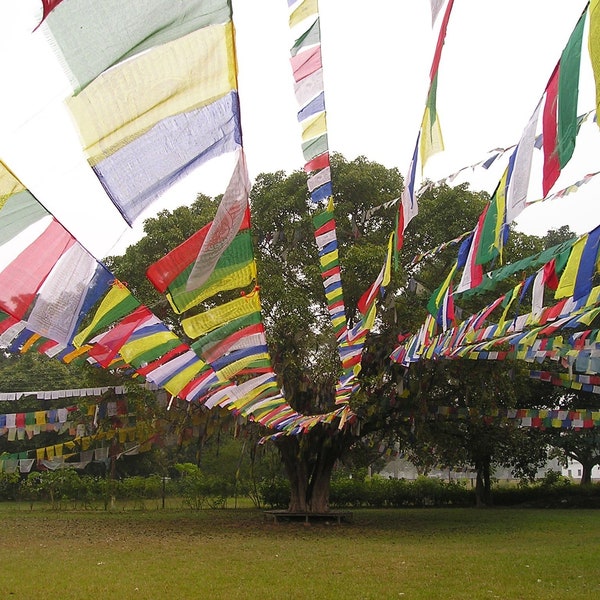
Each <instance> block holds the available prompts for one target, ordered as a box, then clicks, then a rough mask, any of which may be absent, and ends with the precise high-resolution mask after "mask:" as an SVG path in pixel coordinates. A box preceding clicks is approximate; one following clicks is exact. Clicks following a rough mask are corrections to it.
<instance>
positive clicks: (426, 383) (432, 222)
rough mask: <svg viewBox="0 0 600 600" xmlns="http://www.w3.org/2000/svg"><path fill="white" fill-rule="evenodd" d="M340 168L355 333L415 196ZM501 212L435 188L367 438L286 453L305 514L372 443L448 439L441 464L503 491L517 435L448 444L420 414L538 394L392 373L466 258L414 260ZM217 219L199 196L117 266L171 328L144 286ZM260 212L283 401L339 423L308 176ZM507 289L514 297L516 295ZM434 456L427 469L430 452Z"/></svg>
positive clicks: (373, 172) (373, 363)
mask: <svg viewBox="0 0 600 600" xmlns="http://www.w3.org/2000/svg"><path fill="white" fill-rule="evenodd" d="M331 168H332V176H333V181H334V205H335V213H334V214H335V219H336V225H337V241H338V245H339V258H340V264H341V269H342V273H341V274H342V284H343V289H344V302H345V306H346V317H347V320H348V322H349V323H350V324H351V325H352V324H355V323H357V322H358V320H359V318H360V314H359V312H358V308H357V306H358V301H359V298H360V297H361V295H362V294H363V293H364V291H365V290H366V289H367V288H368V287H369V286H370V285H371V283H372V282H373V281H374V280H375V279H376V277H377V274H378V273H379V271H380V269H381V266H382V264H383V262H384V259H385V255H386V247H387V242H388V237H389V234H390V233H391V232H392V231H393V229H394V227H395V217H396V212H397V210H398V205H397V202H394V200H396V199H397V198H398V197H399V195H400V192H401V190H402V177H401V176H400V174H399V173H398V171H397V170H396V169H388V168H385V167H383V166H382V165H379V164H377V163H373V162H370V161H368V160H367V159H365V158H364V157H359V158H357V159H355V160H353V161H348V160H346V159H344V158H343V157H342V156H340V155H333V156H332V164H331ZM487 200H488V196H487V194H485V193H474V192H472V191H470V190H469V189H468V186H467V185H461V186H457V187H455V188H450V187H449V186H447V185H439V186H432V187H431V188H430V189H429V191H428V192H426V193H425V194H423V195H422V197H421V199H420V213H419V215H418V217H416V218H415V219H414V220H413V221H412V222H411V224H410V226H409V229H408V230H407V235H406V243H405V246H404V248H403V252H402V254H401V255H400V257H399V261H398V263H397V268H395V269H394V272H393V276H392V279H391V282H390V284H389V285H388V286H387V289H386V290H385V296H384V297H383V298H382V299H381V301H380V303H379V306H378V316H377V320H376V322H375V326H374V328H373V332H372V335H371V336H370V338H369V340H368V343H367V348H366V352H365V354H364V356H363V370H362V372H361V374H360V381H361V389H360V391H359V392H358V393H357V394H356V395H355V396H354V398H353V399H352V402H351V406H352V408H353V409H354V410H355V412H356V414H357V415H358V421H359V425H358V426H355V427H343V428H341V429H339V428H338V427H337V423H336V422H334V423H333V424H330V425H328V424H323V423H322V424H319V425H317V426H315V427H314V428H312V429H311V430H310V431H309V432H308V433H306V434H303V435H299V436H281V437H277V438H276V439H275V440H274V443H275V444H276V445H277V448H278V450H279V452H280V455H281V458H282V461H283V464H284V466H285V470H286V473H287V475H288V477H289V480H290V483H291V501H290V509H291V510H293V511H313V512H322V511H326V510H328V498H329V481H330V477H331V473H332V469H333V468H334V465H335V464H336V461H338V460H339V459H340V457H342V456H343V455H344V454H345V453H346V452H348V450H350V449H351V448H352V447H353V446H354V445H355V444H357V443H358V442H359V441H360V440H365V439H366V440H370V441H372V442H373V443H377V442H379V441H380V440H381V439H384V438H386V437H387V438H389V439H390V440H397V439H400V440H405V442H406V445H407V446H406V447H411V448H413V449H415V451H414V452H413V454H414V456H415V457H417V455H418V454H419V452H418V449H419V447H420V448H422V449H426V447H427V444H428V443H429V441H428V436H429V439H433V438H431V436H432V435H434V434H435V435H437V436H439V439H434V442H435V444H436V448H438V453H437V459H439V460H440V461H441V460H444V461H446V462H447V463H448V464H450V461H451V460H453V461H455V463H456V462H457V461H462V462H467V461H470V462H474V463H476V464H477V465H478V466H479V470H480V472H481V479H482V486H483V489H484V490H485V488H486V486H487V487H489V481H490V474H491V464H492V461H493V460H494V458H495V457H499V456H500V454H501V447H506V444H501V443H500V442H498V443H497V444H495V445H494V447H493V448H492V449H490V448H489V447H487V446H486V443H487V442H489V440H490V439H491V438H492V437H493V436H495V437H496V438H497V439H498V440H502V439H504V438H505V437H506V435H505V432H503V431H502V430H500V429H499V430H494V432H493V436H491V435H490V431H489V429H485V428H484V429H480V430H478V429H477V427H476V426H477V425H478V424H476V423H473V424H472V426H471V429H470V430H469V431H466V430H464V426H465V424H464V423H463V424H462V425H461V427H462V428H463V429H462V431H461V429H460V427H459V428H458V429H456V428H455V430H454V431H453V432H450V431H446V432H445V433H444V432H442V431H441V430H438V431H437V433H436V432H435V431H433V430H432V429H431V428H429V430H428V431H427V432H426V431H425V428H424V427H421V426H419V427H416V428H415V427H414V426H413V427H411V425H410V424H409V422H408V421H407V420H406V411H407V409H411V408H412V409H414V410H421V411H422V410H423V408H424V407H426V405H427V403H429V404H430V405H431V404H432V403H441V402H453V403H455V404H461V403H462V404H463V405H465V404H467V403H468V405H472V406H479V407H481V408H487V407H492V408H493V407H499V406H514V405H515V404H516V403H517V397H518V396H520V397H521V398H522V397H523V396H524V394H530V391H528V390H530V387H528V384H527V382H525V381H524V380H523V378H522V377H519V378H515V377H514V373H513V371H511V366H510V365H508V364H504V365H503V364H496V365H485V367H484V366H478V367H477V368H474V367H473V364H472V362H471V361H466V364H460V365H459V364H454V365H451V366H449V365H426V364H424V365H422V366H419V367H415V368H411V370H410V371H409V372H408V373H407V372H406V370H405V369H404V368H402V367H400V366H398V365H395V364H393V363H391V362H390V360H389V354H390V352H391V350H392V349H393V347H394V346H395V345H396V343H397V337H398V335H399V334H404V333H407V332H413V331H415V330H416V329H417V328H418V327H419V325H420V324H421V323H422V321H423V318H424V316H425V314H426V310H427V309H426V305H427V300H428V298H429V295H430V294H431V292H432V290H433V289H435V287H436V286H437V285H439V283H440V282H441V281H442V280H443V278H444V277H445V276H446V274H447V272H448V270H449V269H450V267H451V265H452V262H453V260H455V257H456V246H455V245H454V246H453V245H450V246H449V247H447V248H446V250H445V251H441V252H438V253H437V254H435V256H433V257H432V258H430V259H429V260H427V261H423V262H421V263H414V262H413V261H412V259H413V257H414V256H416V255H418V254H419V253H423V252H426V251H428V250H430V249H432V248H435V247H436V246H437V245H439V244H442V243H444V242H447V241H449V240H452V239H453V238H456V237H458V236H460V235H461V234H463V233H464V232H465V231H469V230H470V229H472V228H473V227H474V225H475V223H476V222H477V218H478V216H479V214H480V213H481V210H482V208H483V207H484V205H485V203H486V202H487ZM217 206H218V198H216V199H211V198H207V197H206V196H199V197H198V200H197V201H196V202H195V203H194V205H192V206H191V207H190V208H180V209H177V210H176V211H174V212H173V213H168V212H163V213H161V214H159V215H158V217H156V218H155V219H151V220H149V221H147V222H146V227H145V231H146V237H145V238H144V239H143V240H142V241H140V242H139V243H138V244H136V245H135V246H132V247H131V248H129V249H128V250H127V252H126V253H125V255H124V256H123V257H115V258H113V259H111V261H110V264H111V266H112V268H113V269H114V271H115V273H116V274H117V275H118V276H119V277H121V278H123V279H124V280H125V281H127V282H128V283H129V284H130V285H131V287H132V289H133V290H134V291H136V293H137V294H138V297H140V299H141V300H142V301H143V302H145V303H147V304H149V305H150V306H160V307H162V308H164V313H163V314H162V315H161V316H163V318H166V319H167V320H168V321H170V322H173V323H176V322H177V317H176V316H175V315H172V314H169V312H168V308H167V305H166V304H165V303H164V302H163V301H162V299H160V297H159V296H158V295H157V294H156V293H155V292H154V291H153V290H149V289H147V284H146V283H145V282H144V281H143V273H144V272H145V270H146V268H147V266H148V264H149V263H151V262H153V261H154V260H156V259H158V258H159V257H160V255H161V254H164V253H165V252H166V251H168V250H170V249H172V248H173V247H175V246H176V245H177V244H179V243H180V242H181V241H183V239H184V238H185V237H186V236H187V235H189V234H190V233H191V232H192V230H194V229H197V228H199V227H201V226H203V225H205V224H206V223H207V222H208V221H209V220H210V218H211V217H212V215H213V214H214V211H215V210H216V207H217ZM320 210H323V209H322V208H321V209H320ZM251 212H252V232H253V236H254V241H255V251H256V258H257V263H258V284H259V286H260V289H261V303H262V311H263V319H264V322H265V325H266V328H267V339H268V343H269V350H270V354H271V358H272V362H273V366H274V369H275V372H276V373H277V374H278V377H279V384H280V387H281V388H282V390H283V391H284V394H285V398H286V400H287V401H288V402H289V403H290V404H291V406H292V407H293V408H294V409H295V410H297V411H298V412H300V413H303V414H319V413H326V412H328V411H330V410H331V409H332V408H334V399H335V385H336V382H337V381H338V378H339V376H340V373H341V366H340V361H339V357H338V351H337V345H336V340H335V337H334V334H333V330H332V327H331V324H330V322H329V315H328V312H327V306H326V303H325V294H324V290H323V282H322V278H321V273H320V266H319V260H318V253H317V247H316V244H315V239H314V225H313V222H312V217H313V216H314V214H315V213H316V212H317V209H316V208H315V207H314V206H311V204H310V202H309V199H308V193H307V190H306V176H305V174H304V173H303V172H300V171H299V172H294V173H292V174H290V175H286V174H285V173H283V172H276V173H268V174H261V175H259V176H258V178H257V180H256V182H255V184H254V187H253V189H252V192H251ZM541 248H542V242H541V240H540V239H539V238H534V237H532V236H525V235H523V234H516V233H515V234H514V235H513V236H512V238H511V242H510V244H509V246H508V247H507V249H506V251H505V256H506V257H507V258H508V259H512V258H513V257H514V258H518V257H521V256H523V255H525V254H530V253H533V252H536V251H539V250H540V249H541ZM503 285H504V286H505V287H506V288H507V289H508V287H510V286H511V285H514V282H510V281H507V282H505V283H504V284H503ZM482 302H485V298H483V299H482V298H475V299H469V300H466V301H465V303H464V305H463V306H462V308H463V310H465V311H469V310H473V309H475V307H478V308H480V307H481V305H482ZM206 306H207V305H204V306H200V307H198V308H197V309H194V310H203V309H205V308H206ZM482 369H483V370H484V371H486V372H485V373H482V372H481V371H482ZM487 371H489V373H488V372H487ZM266 433H268V432H266ZM452 435H454V436H459V437H460V439H461V444H460V447H461V448H462V449H461V450H460V452H459V453H457V454H456V456H455V457H454V458H452V457H451V456H449V455H448V453H446V454H445V455H444V453H443V452H442V450H441V448H442V443H441V441H440V440H442V439H445V440H448V443H447V444H446V446H447V448H448V449H450V448H452V449H453V450H454V451H456V452H458V447H459V445H458V444H456V443H455V442H454V443H452V441H451V440H452ZM484 442H485V443H484ZM515 443H516V442H515ZM488 446H489V444H488ZM459 454H460V456H459ZM505 454H506V452H505ZM420 455H421V456H422V457H425V454H424V452H421V453H420ZM531 458H532V460H533V458H535V457H531ZM424 460H425V458H424ZM497 460H500V459H499V458H498V459H497Z"/></svg>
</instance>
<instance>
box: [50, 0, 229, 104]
mask: <svg viewBox="0 0 600 600" xmlns="http://www.w3.org/2000/svg"><path fill="white" fill-rule="evenodd" d="M57 4H58V2H56V1H54V2H53V1H52V0H44V18H45V17H46V16H47V15H48V13H49V12H50V10H51V9H52V8H54V7H55V6H56V5H57ZM47 6H48V9H49V10H48V11H47V10H46V7H47ZM230 20H231V1H230V0H183V1H181V2H173V1H172V0H128V1H127V2H122V1H121V0H102V2H89V1H88V0H67V1H65V2H63V4H62V6H61V7H60V8H59V9H58V10H56V11H54V12H53V13H52V14H51V15H50V16H49V17H48V19H47V20H46V27H47V30H48V31H49V33H50V38H51V42H52V43H51V46H52V48H53V49H54V50H55V51H56V52H57V53H58V54H59V59H60V65H61V66H62V67H63V68H64V69H65V70H66V73H67V75H68V77H69V79H70V80H71V83H72V85H73V88H74V89H75V91H76V93H78V92H79V91H80V90H82V89H83V88H85V87H86V86H87V85H88V84H89V83H90V82H91V81H93V80H94V79H95V78H96V77H97V76H98V75H100V73H102V72H104V71H106V70H107V69H109V68H110V67H114V66H115V65H116V64H119V63H121V62H123V61H125V60H126V59H130V58H131V57H133V56H136V55H138V54H141V53H142V52H145V51H147V50H150V49H152V48H155V47H157V46H161V45H164V44H167V43H168V42H172V41H174V40H177V39H179V38H182V37H184V36H186V35H188V34H190V33H193V32H194V31H197V30H199V29H202V28H205V27H208V26H210V25H217V24H223V23H226V22H228V21H230ZM107 32H110V36H109V37H110V41H109V42H108V41H107Z"/></svg>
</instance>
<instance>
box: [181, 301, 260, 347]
mask: <svg viewBox="0 0 600 600" xmlns="http://www.w3.org/2000/svg"><path fill="white" fill-rule="evenodd" d="M259 310H260V297H259V295H258V291H254V292H252V293H251V294H247V295H245V296H242V297H241V298H237V299H235V300H232V301H231V302H227V303H226V304H222V305H220V306H216V307H215V308H211V309H210V310H208V311H206V312H203V313H200V314H198V315H194V316H193V317H188V318H187V319H183V320H182V321H181V325H182V326H183V330H184V331H185V333H186V334H187V335H188V336H189V337H190V338H198V337H200V336H201V335H204V334H205V333H209V332H211V331H212V330H213V329H216V328H217V327H220V326H221V325H224V324H226V323H228V322H229V321H233V320H234V319H237V318H239V317H244V316H247V315H249V314H251V313H255V312H257V311H259Z"/></svg>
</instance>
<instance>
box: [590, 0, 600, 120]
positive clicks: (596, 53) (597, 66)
mask: <svg viewBox="0 0 600 600" xmlns="http://www.w3.org/2000/svg"><path fill="white" fill-rule="evenodd" d="M589 11H590V27H589V34H588V49H589V53H590V60H591V62H592V69H593V71H594V80H595V82H596V113H598V112H599V111H600V0H592V1H591V2H590V8H589ZM596 123H598V120H597V119H596Z"/></svg>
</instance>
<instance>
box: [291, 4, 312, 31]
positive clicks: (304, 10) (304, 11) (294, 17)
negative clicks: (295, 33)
mask: <svg viewBox="0 0 600 600" xmlns="http://www.w3.org/2000/svg"><path fill="white" fill-rule="evenodd" d="M318 11H319V2H318V0H304V2H301V3H300V5H299V6H298V8H295V9H294V11H293V12H292V14H291V15H290V27H294V26H296V25H298V23H300V21H303V20H304V19H306V18H307V17H310V16H311V15H316V14H317V12H318Z"/></svg>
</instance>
